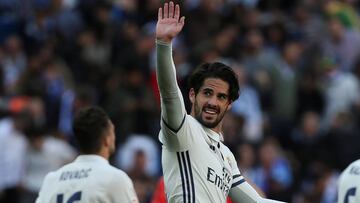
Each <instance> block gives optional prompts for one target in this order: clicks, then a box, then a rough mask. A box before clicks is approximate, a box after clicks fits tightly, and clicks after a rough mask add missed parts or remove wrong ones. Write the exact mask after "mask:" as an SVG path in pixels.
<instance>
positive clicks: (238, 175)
mask: <svg viewBox="0 0 360 203" xmlns="http://www.w3.org/2000/svg"><path fill="white" fill-rule="evenodd" d="M240 176H241V175H240V174H237V175H233V179H235V178H237V177H240Z"/></svg>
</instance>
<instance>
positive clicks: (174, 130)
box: [161, 114, 186, 133]
mask: <svg viewBox="0 0 360 203" xmlns="http://www.w3.org/2000/svg"><path fill="white" fill-rule="evenodd" d="M185 118H186V114H185V115H184V118H183V120H182V121H181V124H180V126H179V128H178V129H174V128H172V127H170V126H169V124H167V123H166V122H165V119H164V118H162V119H161V120H162V121H163V123H164V124H165V126H166V127H167V128H169V129H170V130H171V131H173V132H174V133H177V132H179V130H180V129H181V127H182V126H183V125H184V122H185Z"/></svg>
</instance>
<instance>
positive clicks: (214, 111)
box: [203, 107, 219, 115]
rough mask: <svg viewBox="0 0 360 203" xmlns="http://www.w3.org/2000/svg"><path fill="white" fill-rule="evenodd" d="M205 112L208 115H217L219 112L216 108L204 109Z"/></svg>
mask: <svg viewBox="0 0 360 203" xmlns="http://www.w3.org/2000/svg"><path fill="white" fill-rule="evenodd" d="M203 112H204V113H205V114H208V115H217V114H218V112H219V111H218V110H217V109H215V108H209V107H207V108H204V110H203Z"/></svg>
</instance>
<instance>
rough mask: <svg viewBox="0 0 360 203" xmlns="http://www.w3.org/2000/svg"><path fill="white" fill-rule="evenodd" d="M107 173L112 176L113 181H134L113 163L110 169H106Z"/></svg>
mask: <svg viewBox="0 0 360 203" xmlns="http://www.w3.org/2000/svg"><path fill="white" fill-rule="evenodd" d="M106 175H107V176H108V177H109V178H110V180H111V181H116V182H117V181H119V182H126V183H132V181H131V179H130V177H129V176H128V175H127V174H126V173H125V172H124V171H123V170H121V169H118V168H116V167H114V166H111V165H109V167H108V169H107V170H106Z"/></svg>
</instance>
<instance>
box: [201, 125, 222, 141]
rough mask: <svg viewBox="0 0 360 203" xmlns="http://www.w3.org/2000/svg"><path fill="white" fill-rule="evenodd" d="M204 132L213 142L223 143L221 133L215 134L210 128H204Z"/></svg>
mask: <svg viewBox="0 0 360 203" xmlns="http://www.w3.org/2000/svg"><path fill="white" fill-rule="evenodd" d="M204 129H205V131H206V134H207V135H208V136H209V137H210V138H211V139H212V140H214V141H215V142H220V141H221V142H223V141H224V137H223V135H222V134H221V133H217V132H215V131H213V130H211V129H210V128H204Z"/></svg>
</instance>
